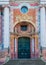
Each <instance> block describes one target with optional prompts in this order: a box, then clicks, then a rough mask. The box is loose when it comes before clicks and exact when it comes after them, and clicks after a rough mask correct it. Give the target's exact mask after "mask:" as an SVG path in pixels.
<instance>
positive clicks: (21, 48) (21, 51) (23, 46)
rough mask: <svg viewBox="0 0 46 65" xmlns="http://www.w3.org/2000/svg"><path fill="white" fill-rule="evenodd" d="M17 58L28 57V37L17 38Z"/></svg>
mask: <svg viewBox="0 0 46 65" xmlns="http://www.w3.org/2000/svg"><path fill="white" fill-rule="evenodd" d="M18 58H30V38H28V37H20V38H18Z"/></svg>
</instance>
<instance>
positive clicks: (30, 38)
mask: <svg viewBox="0 0 46 65" xmlns="http://www.w3.org/2000/svg"><path fill="white" fill-rule="evenodd" d="M23 37H25V36H22V37H18V39H19V38H23ZM26 38H29V39H30V58H31V50H32V49H31V38H30V37H26ZM18 39H17V40H18ZM17 57H18V41H17ZM30 58H29V59H30ZM22 59H23V58H22ZM24 59H25V58H24ZM26 59H28V58H26Z"/></svg>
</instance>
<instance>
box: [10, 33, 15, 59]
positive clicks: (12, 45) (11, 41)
mask: <svg viewBox="0 0 46 65" xmlns="http://www.w3.org/2000/svg"><path fill="white" fill-rule="evenodd" d="M14 38H15V37H14V35H13V34H10V57H11V59H14V54H15V53H14V52H15V51H14V49H15V48H14V47H15V46H14Z"/></svg>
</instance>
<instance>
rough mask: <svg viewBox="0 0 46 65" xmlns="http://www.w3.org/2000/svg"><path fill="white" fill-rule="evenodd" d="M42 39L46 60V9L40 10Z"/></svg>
mask: <svg viewBox="0 0 46 65" xmlns="http://www.w3.org/2000/svg"><path fill="white" fill-rule="evenodd" d="M40 12H41V13H40V38H41V47H42V54H43V58H44V59H46V21H45V7H42V8H41V10H40Z"/></svg>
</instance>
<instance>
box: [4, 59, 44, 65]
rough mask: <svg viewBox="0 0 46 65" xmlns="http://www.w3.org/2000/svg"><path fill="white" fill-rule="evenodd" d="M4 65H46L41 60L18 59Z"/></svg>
mask: <svg viewBox="0 0 46 65" xmlns="http://www.w3.org/2000/svg"><path fill="white" fill-rule="evenodd" d="M4 65H45V62H43V61H42V60H40V59H35V60H31V59H17V60H9V61H8V62H7V63H5V64H4Z"/></svg>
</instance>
